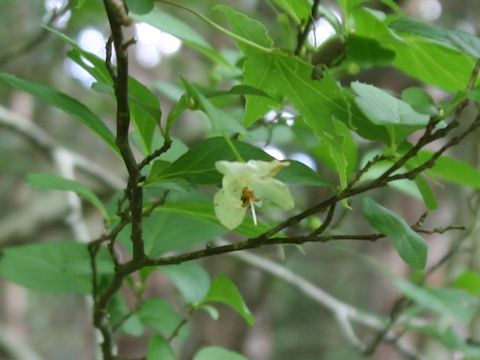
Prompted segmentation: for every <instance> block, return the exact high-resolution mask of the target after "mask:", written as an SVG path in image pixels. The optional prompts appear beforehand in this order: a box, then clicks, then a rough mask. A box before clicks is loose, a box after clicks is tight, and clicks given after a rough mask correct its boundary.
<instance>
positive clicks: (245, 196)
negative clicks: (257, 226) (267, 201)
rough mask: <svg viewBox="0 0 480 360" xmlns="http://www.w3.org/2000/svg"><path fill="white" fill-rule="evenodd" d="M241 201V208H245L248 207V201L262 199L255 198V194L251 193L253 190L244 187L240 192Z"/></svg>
mask: <svg viewBox="0 0 480 360" xmlns="http://www.w3.org/2000/svg"><path fill="white" fill-rule="evenodd" d="M241 200H242V207H247V206H248V205H250V200H253V201H260V200H262V199H260V198H258V197H256V196H255V194H254V193H253V190H251V189H249V188H248V187H244V188H243V190H242V197H241Z"/></svg>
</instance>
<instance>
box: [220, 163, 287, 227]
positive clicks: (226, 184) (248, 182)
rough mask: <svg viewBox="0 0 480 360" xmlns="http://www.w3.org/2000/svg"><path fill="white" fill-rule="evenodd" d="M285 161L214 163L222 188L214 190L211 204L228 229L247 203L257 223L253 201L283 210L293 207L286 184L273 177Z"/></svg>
mask: <svg viewBox="0 0 480 360" xmlns="http://www.w3.org/2000/svg"><path fill="white" fill-rule="evenodd" d="M288 165H289V163H288V162H280V161H278V160H273V161H260V160H250V161H248V162H246V163H245V162H236V161H217V162H216V163H215V167H216V168H217V170H218V171H219V172H220V173H222V174H223V179H222V189H221V190H220V191H218V192H217V193H216V194H215V197H214V198H213V204H214V208H215V214H216V216H217V218H218V220H219V221H220V223H222V225H223V226H225V227H226V228H228V229H230V230H231V229H234V228H236V227H237V226H239V225H240V224H241V223H242V221H243V218H244V217H245V214H246V212H247V208H248V207H249V206H250V207H251V209H252V216H253V221H254V223H255V224H256V223H257V222H256V221H257V220H256V215H255V207H254V205H255V204H257V205H260V204H261V202H262V201H263V200H268V201H270V202H272V203H273V204H275V205H277V206H279V207H281V208H283V209H285V210H290V209H292V208H293V206H294V201H293V198H292V195H291V194H290V191H289V190H288V188H287V186H286V185H285V184H284V183H282V182H281V181H280V180H277V179H274V178H273V177H274V176H275V175H276V174H277V173H278V172H279V171H280V170H281V169H282V168H283V167H285V166H288Z"/></svg>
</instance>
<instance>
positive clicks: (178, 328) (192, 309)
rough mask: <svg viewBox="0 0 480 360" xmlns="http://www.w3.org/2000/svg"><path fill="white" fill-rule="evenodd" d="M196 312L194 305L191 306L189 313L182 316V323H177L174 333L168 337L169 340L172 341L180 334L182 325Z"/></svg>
mask: <svg viewBox="0 0 480 360" xmlns="http://www.w3.org/2000/svg"><path fill="white" fill-rule="evenodd" d="M194 312H195V308H194V307H191V308H190V310H188V312H187V314H186V315H185V316H184V317H183V318H182V321H180V323H179V324H178V325H177V327H176V328H175V330H173V332H172V334H171V335H170V336H169V337H168V339H167V341H168V342H172V340H173V339H175V338H176V337H177V336H178V333H179V332H180V330H181V329H182V327H184V326H185V324H186V323H187V322H188V320H190V318H191V317H192V315H193V313H194Z"/></svg>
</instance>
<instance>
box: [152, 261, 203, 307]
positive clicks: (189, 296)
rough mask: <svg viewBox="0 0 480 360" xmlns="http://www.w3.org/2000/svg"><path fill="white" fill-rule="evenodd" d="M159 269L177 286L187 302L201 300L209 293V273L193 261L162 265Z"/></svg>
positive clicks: (192, 302) (193, 302)
mask: <svg viewBox="0 0 480 360" xmlns="http://www.w3.org/2000/svg"><path fill="white" fill-rule="evenodd" d="M159 269H160V270H161V271H162V272H163V273H165V275H167V276H168V278H169V279H170V281H171V282H172V283H173V284H174V285H175V286H176V287H177V289H178V290H179V291H180V293H181V294H182V296H183V298H184V299H185V302H186V303H187V304H195V303H197V302H199V301H200V300H202V299H203V298H204V297H205V296H206V295H207V293H208V290H209V289H210V277H209V276H208V273H207V272H206V271H205V270H204V269H203V268H202V267H201V266H199V265H197V264H195V263H193V262H186V263H182V264H179V265H168V266H161V267H160V268H159Z"/></svg>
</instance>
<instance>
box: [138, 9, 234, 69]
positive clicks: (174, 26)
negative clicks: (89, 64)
mask: <svg viewBox="0 0 480 360" xmlns="http://www.w3.org/2000/svg"><path fill="white" fill-rule="evenodd" d="M132 17H133V19H135V21H140V22H145V23H147V24H150V25H152V26H155V27H156V28H158V29H160V30H162V31H165V32H167V33H169V34H171V35H173V36H176V37H177V38H179V39H180V40H182V41H183V42H184V43H185V44H186V45H188V46H190V47H192V48H193V49H195V50H197V51H199V52H200V53H202V54H204V55H205V56H207V57H209V58H210V59H212V60H214V61H215V62H218V63H220V64H222V65H224V66H226V67H228V68H231V65H230V63H229V62H228V61H227V60H225V58H224V57H223V56H222V55H220V54H219V53H218V52H217V51H216V50H214V49H213V48H212V46H211V45H210V44H209V43H208V42H207V41H206V40H205V39H204V38H203V37H202V36H201V35H200V34H199V33H198V31H197V30H194V29H192V28H191V27H190V26H189V25H188V24H186V23H185V22H183V21H182V20H180V19H178V18H176V17H173V16H172V15H170V14H167V13H165V12H163V11H152V12H150V13H149V14H147V15H134V16H132Z"/></svg>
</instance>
